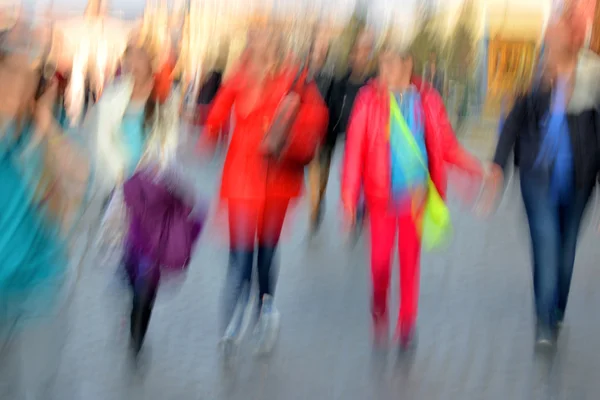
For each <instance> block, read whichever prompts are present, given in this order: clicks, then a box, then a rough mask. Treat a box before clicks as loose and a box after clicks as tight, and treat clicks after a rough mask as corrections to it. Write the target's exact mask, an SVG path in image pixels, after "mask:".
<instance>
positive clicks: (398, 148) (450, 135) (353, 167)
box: [342, 37, 482, 349]
mask: <svg viewBox="0 0 600 400" xmlns="http://www.w3.org/2000/svg"><path fill="white" fill-rule="evenodd" d="M378 72H379V73H378V77H377V79H374V80H372V81H371V82H370V83H369V84H368V86H366V87H365V88H364V89H362V90H361V91H360V92H359V94H358V97H357V99H356V104H355V106H354V110H353V111H352V116H351V118H350V125H349V127H348V138H347V141H346V149H345V154H344V157H345V158H344V164H343V175H342V202H343V206H344V210H345V214H346V218H347V219H348V221H354V219H355V215H356V209H357V203H358V200H359V195H360V191H361V186H362V185H364V193H365V197H366V202H367V210H368V219H369V222H370V232H371V278H372V300H371V301H372V303H371V314H372V318H373V330H374V338H375V341H376V343H377V344H382V343H384V342H385V341H387V339H388V335H389V332H388V329H389V319H388V309H387V305H388V289H389V283H390V275H391V274H390V270H391V262H392V260H393V258H392V249H393V247H394V241H395V239H396V234H397V235H398V251H399V254H400V311H399V316H398V320H397V326H396V331H395V335H394V338H395V339H396V340H397V341H398V342H399V344H400V346H401V348H402V349H407V348H409V347H411V346H412V345H414V343H415V342H414V339H415V332H416V321H417V304H418V299H419V263H420V253H421V239H422V235H423V234H424V231H423V229H426V228H427V227H426V226H425V227H424V226H423V218H424V213H426V212H428V211H430V210H428V209H427V208H426V207H429V206H430V203H429V201H430V199H431V196H436V197H437V198H440V197H441V199H443V198H444V197H445V194H446V184H447V173H448V171H447V166H446V164H451V165H454V166H456V167H458V168H460V169H462V170H464V171H465V172H467V173H469V174H472V175H475V176H480V175H481V174H482V168H481V165H480V163H479V162H478V161H477V160H476V159H475V158H473V157H472V156H470V155H469V154H468V153H467V152H466V151H465V150H463V149H462V147H461V146H460V145H459V143H458V141H457V140H456V138H455V136H454V132H453V131H452V128H451V125H450V122H449V121H448V118H447V116H446V111H445V109H444V104H443V101H442V98H441V97H440V95H439V93H438V92H437V91H436V90H435V89H434V88H433V87H431V86H430V85H429V84H428V83H426V82H423V81H421V80H420V79H419V78H417V77H415V76H413V58H412V55H411V54H410V52H409V51H408V50H406V49H405V47H403V46H401V45H400V44H399V42H398V41H397V40H395V39H394V38H393V37H392V38H390V39H389V40H388V42H387V43H386V44H385V45H384V47H383V50H382V52H381V55H380V57H379V71H378ZM425 233H426V232H425Z"/></svg>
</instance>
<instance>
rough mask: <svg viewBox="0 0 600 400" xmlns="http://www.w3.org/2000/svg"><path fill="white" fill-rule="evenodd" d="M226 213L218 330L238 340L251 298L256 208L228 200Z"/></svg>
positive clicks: (242, 202)
mask: <svg viewBox="0 0 600 400" xmlns="http://www.w3.org/2000/svg"><path fill="white" fill-rule="evenodd" d="M228 214H229V242H230V243H229V267H228V270H227V277H226V282H225V289H224V292H223V313H222V316H223V320H222V326H221V332H222V333H223V335H224V336H226V337H227V338H231V339H238V338H239V337H241V335H242V333H243V332H242V328H243V320H244V313H245V311H246V307H247V306H248V301H249V299H250V290H251V281H252V264H253V262H254V242H255V236H256V224H257V216H256V208H255V207H253V206H252V204H251V203H248V202H245V201H230V202H229V207H228Z"/></svg>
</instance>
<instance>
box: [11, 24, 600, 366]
mask: <svg viewBox="0 0 600 400" xmlns="http://www.w3.org/2000/svg"><path fill="white" fill-rule="evenodd" d="M572 20H573V19H572V18H571V16H570V14H569V12H566V13H565V14H564V15H563V16H561V17H560V18H559V19H558V21H557V22H555V23H554V24H553V25H551V27H550V28H549V29H548V33H547V36H546V41H545V55H544V57H545V58H544V68H543V69H542V78H541V80H540V82H541V83H540V84H539V85H535V86H532V88H531V89H530V90H529V91H527V92H526V93H525V94H523V95H522V96H520V97H519V98H517V100H516V101H515V104H514V106H513V108H512V110H511V112H510V113H509V115H508V117H507V119H506V121H505V123H504V124H503V128H502V131H501V133H500V139H499V143H498V146H497V150H496V154H495V157H494V159H493V160H492V161H490V163H489V164H485V163H481V162H480V161H479V160H478V159H477V158H475V157H474V156H472V155H470V154H469V153H468V152H467V151H466V150H465V149H463V148H462V146H461V145H460V143H459V142H458V140H457V139H456V137H455V135H454V131H453V129H452V126H451V123H450V121H449V119H448V116H447V114H446V111H445V108H444V103H443V101H442V98H441V95H440V93H439V90H440V79H438V78H437V76H438V73H437V72H436V70H435V67H433V66H432V67H430V68H429V69H427V71H426V75H427V76H426V77H425V79H421V78H420V77H419V76H417V75H416V74H415V72H414V60H413V56H412V54H411V48H410V46H407V45H406V44H405V43H404V42H403V41H402V40H399V37H398V36H397V35H395V34H394V33H393V32H390V33H388V34H387V35H386V37H385V40H383V43H384V44H383V46H381V48H376V46H375V43H376V40H375V39H376V38H375V35H374V34H373V33H372V32H371V31H369V30H363V31H361V32H360V33H359V34H358V36H357V37H356V40H355V41H354V45H353V48H352V50H351V54H350V58H349V60H350V61H349V66H348V73H347V74H346V75H345V76H343V77H342V78H341V79H335V78H334V76H333V75H332V74H331V73H330V72H329V71H328V70H327V69H326V68H325V59H326V58H327V54H328V52H329V50H330V49H329V44H328V43H326V42H323V41H316V42H315V43H314V45H313V46H312V47H311V54H310V56H309V57H308V62H305V63H303V64H301V63H299V62H296V61H295V60H296V58H294V57H290V55H289V54H287V53H286V52H285V51H283V49H284V45H283V38H282V36H281V34H280V32H278V31H277V30H275V29H270V28H260V29H256V30H252V31H251V33H250V34H249V36H248V43H247V46H246V49H245V51H244V53H243V55H242V56H241V58H240V60H238V63H237V66H236V67H235V68H234V69H233V71H232V72H231V74H229V75H228V76H227V77H226V78H223V77H222V76H221V74H220V73H217V72H211V74H209V77H208V79H205V81H204V87H203V88H202V90H201V91H200V98H199V100H198V105H199V114H198V116H197V118H195V121H194V122H195V124H196V126H197V127H198V129H201V133H200V139H199V142H198V145H197V156H198V157H204V156H206V155H207V154H210V153H211V152H213V151H214V149H215V147H216V145H217V144H218V143H220V142H221V141H222V139H223V136H227V138H228V140H229V144H228V147H227V150H226V157H225V164H224V166H223V173H222V180H221V188H220V192H219V201H220V202H221V205H222V206H224V207H225V208H226V209H227V215H228V223H229V224H228V228H229V230H228V233H229V266H228V273H227V278H226V282H225V288H224V291H223V294H224V296H223V310H222V317H223V322H222V327H221V334H222V341H221V344H222V347H223V351H224V353H225V355H226V356H227V357H229V356H230V355H231V354H234V352H233V351H234V350H235V348H236V345H237V344H238V343H239V341H240V340H241V338H242V337H243V335H244V333H245V331H246V329H247V328H248V327H250V326H253V327H255V329H256V333H257V338H258V341H257V347H256V351H257V353H259V354H268V353H269V352H270V351H271V350H272V348H273V346H274V344H275V342H276V338H277V335H278V331H279V320H280V317H279V313H278V311H277V308H276V305H275V289H276V281H277V278H276V276H275V275H276V273H275V271H276V268H274V264H275V263H276V258H277V257H276V253H277V249H278V244H279V240H280V235H281V231H282V227H283V224H284V221H285V219H286V216H287V215H288V213H289V210H290V206H291V205H292V204H293V203H294V202H295V201H296V200H297V199H298V198H299V197H300V196H301V195H302V193H303V190H302V188H303V183H304V178H305V171H306V170H308V172H309V196H310V205H311V207H310V223H311V231H312V232H313V233H316V232H317V231H318V229H319V227H320V224H321V222H322V220H323V213H324V206H323V200H324V196H325V192H326V187H327V182H328V177H329V174H330V168H331V161H332V157H333V153H334V149H335V146H336V144H337V143H338V142H339V141H340V139H345V145H344V151H343V153H344V154H343V162H342V182H341V199H342V205H343V207H342V210H343V213H344V216H345V220H346V221H347V222H348V226H349V231H350V233H351V234H353V235H355V236H356V237H358V235H359V234H360V231H361V227H362V226H363V225H364V224H366V223H368V224H369V227H370V237H371V240H370V243H371V246H370V254H371V258H370V264H371V265H370V267H371V283H372V285H371V288H372V291H371V314H372V327H373V337H374V341H375V345H377V346H380V345H384V344H386V343H387V342H388V339H389V335H390V332H389V330H390V321H389V310H388V292H389V286H390V275H391V266H392V265H391V264H392V260H393V257H392V254H393V248H394V243H395V241H396V240H397V246H398V251H399V259H400V281H401V282H400V290H401V301H400V309H399V310H398V316H397V322H396V324H395V330H394V333H393V336H392V337H393V339H394V341H395V342H396V343H397V344H398V345H399V346H400V347H401V348H402V349H403V350H408V349H411V348H412V347H414V345H415V343H416V327H417V314H418V312H417V310H418V299H419V280H420V279H419V265H420V254H421V249H422V247H425V248H426V249H435V248H438V247H440V246H441V245H442V244H443V243H444V242H445V241H446V240H447V239H448V235H449V232H450V229H451V225H450V220H449V218H448V209H447V207H446V205H445V203H444V200H445V197H446V192H447V186H448V176H449V169H450V168H454V169H456V170H458V171H460V172H461V173H462V174H463V175H465V176H467V177H468V178H469V179H470V180H471V181H472V182H473V183H474V184H476V185H481V186H483V188H484V190H483V196H482V199H481V207H482V209H483V210H484V211H486V212H489V211H491V209H492V208H493V205H494V204H495V203H496V201H497V198H498V193H499V192H500V191H501V187H502V181H503V170H504V169H505V167H506V166H507V163H508V158H509V155H510V153H511V152H512V151H513V149H514V148H515V146H516V145H517V144H519V146H518V158H519V160H520V161H519V167H520V177H521V180H520V182H521V190H522V194H523V201H524V204H525V208H526V211H527V217H528V221H529V226H530V233H531V239H532V253H533V282H534V295H535V296H534V297H535V305H536V307H535V311H536V321H537V331H536V332H537V333H536V343H537V344H538V345H541V346H553V345H554V344H555V343H556V339H557V336H558V332H559V327H560V326H561V324H562V322H563V318H564V314H565V310H566V306H567V299H568V294H569V287H570V281H571V276H572V273H573V264H574V259H575V249H576V243H577V236H578V232H579V226H580V222H581V219H582V216H583V212H584V210H585V208H586V205H587V203H588V201H589V198H590V193H591V191H592V189H593V188H594V186H595V184H596V181H597V179H598V169H599V167H600V162H599V161H600V159H599V148H598V145H599V143H598V139H597V134H596V133H597V127H596V126H597V125H596V124H595V121H596V120H597V118H598V111H597V109H596V104H597V97H596V94H597V93H596V92H594V93H593V95H591V94H590V82H594V77H595V75H593V74H594V73H595V69H594V68H593V66H594V65H595V64H593V62H592V61H589V60H587V59H586V60H587V63H584V62H582V61H581V60H582V58H581V54H582V53H581V48H582V46H583V37H582V36H581V35H579V34H578V30H577V26H574V24H573V23H572ZM131 43H132V44H131V45H130V46H128V47H127V50H126V52H125V54H124V55H123V62H122V66H121V71H120V75H121V76H120V77H118V78H117V79H115V80H114V82H112V84H110V85H109V86H108V87H107V88H106V89H105V90H104V91H103V93H102V95H101V96H100V97H99V98H98V99H97V101H95V102H94V103H93V104H91V105H90V110H89V112H88V113H87V115H86V117H85V120H84V122H83V124H82V126H81V128H80V129H77V131H76V132H73V131H72V130H71V131H69V132H66V131H65V129H64V128H65V121H64V112H63V111H60V107H58V109H59V111H57V108H56V104H57V101H59V103H58V104H60V100H57V99H60V96H61V88H63V90H64V82H63V79H64V78H61V79H58V80H56V79H55V80H52V79H50V80H48V79H42V78H43V68H44V65H45V59H44V56H45V54H44V53H43V52H37V53H35V52H34V50H32V49H31V47H30V46H29V42H28V41H27V40H26V39H25V38H23V37H22V36H21V35H16V34H15V35H11V32H8V33H6V34H5V35H4V36H3V43H2V52H1V54H0V81H1V82H2V85H0V118H1V122H2V132H1V135H0V155H1V158H0V176H2V179H1V180H0V185H1V187H2V193H3V195H2V196H1V197H0V202H2V207H1V209H2V213H1V214H0V232H2V234H1V236H0V254H1V255H2V257H1V259H2V262H1V264H0V313H1V314H0V334H2V337H3V338H8V337H10V336H11V335H13V334H15V330H17V331H18V330H21V329H28V327H27V325H26V324H21V323H20V322H22V321H26V320H27V319H28V318H29V317H30V316H32V315H38V314H44V313H47V312H49V309H50V308H52V307H53V306H54V305H55V304H56V298H58V297H59V296H58V294H59V293H60V291H61V287H62V286H61V283H62V282H63V281H64V280H65V279H66V278H65V276H66V275H68V273H69V271H68V269H67V264H68V260H69V257H70V255H71V250H72V249H71V246H70V242H71V240H72V239H73V234H74V232H76V231H77V230H78V229H81V228H82V226H81V225H82V224H83V225H86V226H85V227H84V228H85V229H90V230H93V231H94V234H95V236H97V238H98V240H97V241H94V242H93V243H90V244H89V247H90V248H92V247H98V248H100V249H102V250H101V251H98V252H97V253H98V254H97V256H96V257H95V259H94V260H95V261H94V262H97V263H108V262H118V263H120V265H121V267H122V271H123V272H124V276H126V277H127V278H126V279H127V282H128V284H129V286H130V288H131V295H132V302H131V320H130V328H131V329H130V332H131V348H132V353H133V354H134V355H137V354H138V353H139V352H140V351H141V349H142V347H143V343H144V337H145V334H146V331H147V329H148V325H149V323H150V319H151V314H152V310H153V304H154V301H155V299H156V293H157V290H158V287H159V284H160V281H161V276H162V275H164V274H165V273H177V272H179V271H182V270H184V269H185V268H186V267H187V266H188V265H189V263H190V260H191V258H192V250H193V247H194V244H195V242H196V240H197V239H198V237H199V234H200V231H201V230H202V226H203V223H204V220H205V217H206V205H205V204H203V203H202V202H201V201H200V199H198V198H197V196H196V195H195V194H196V190H195V186H194V182H190V181H188V180H187V179H186V174H185V173H183V171H182V170H181V169H182V165H181V163H180V162H179V159H178V158H179V157H178V153H177V149H178V141H179V139H180V135H181V134H182V133H181V131H180V129H179V122H180V119H181V117H180V110H181V99H180V97H179V96H178V93H179V92H180V91H178V90H175V89H174V88H172V87H171V85H170V84H169V83H168V82H167V83H165V82H164V79H165V76H167V77H168V74H166V75H165V74H159V73H157V71H154V70H153V65H154V63H153V56H154V55H153V54H152V52H151V51H150V50H148V49H146V48H145V47H144V46H143V45H139V44H137V41H134V40H132V42H131ZM134 43H135V44H134ZM36 50H39V49H37V48H36ZM433 62H434V60H432V63H433ZM590 63H591V64H590ZM592 64H593V65H592ZM371 65H376V68H375V69H371V68H370V66H371ZM590 65H592V66H591V67H590ZM161 77H162V78H161ZM159 78H160V79H159ZM42 83H43V84H42ZM165 88H166V89H165ZM232 121H233V123H231V122H232ZM230 123H231V124H230ZM230 126H231V127H232V129H231V128H230ZM100 255H103V256H104V257H100ZM107 256H108V257H107ZM255 259H256V260H255ZM115 260H116V261H115ZM254 264H256V265H254ZM254 271H256V274H254ZM255 276H256V278H257V282H256V286H257V294H256V295H253V292H254V289H253V288H254V286H255V285H254V282H253V281H254V277H255ZM7 340H8V339H7Z"/></svg>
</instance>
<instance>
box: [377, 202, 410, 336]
mask: <svg viewBox="0 0 600 400" xmlns="http://www.w3.org/2000/svg"><path fill="white" fill-rule="evenodd" d="M369 219H370V224H371V278H372V284H373V292H372V308H371V312H372V315H373V321H374V323H375V324H381V323H387V318H388V314H387V313H388V310H387V303H388V288H389V286H390V275H391V266H392V260H393V257H392V256H393V248H394V241H395V240H396V233H398V235H397V237H398V252H399V255H400V257H399V258H400V311H399V315H398V328H397V332H396V334H397V335H401V334H403V333H406V332H407V331H410V330H412V328H413V327H414V324H415V322H416V318H417V304H418V300H419V262H420V254H421V240H420V235H419V232H418V230H417V226H416V223H415V218H414V216H413V213H412V212H411V208H410V206H407V207H402V208H401V209H400V212H395V213H391V212H390V211H389V210H387V209H381V210H378V209H370V210H369Z"/></svg>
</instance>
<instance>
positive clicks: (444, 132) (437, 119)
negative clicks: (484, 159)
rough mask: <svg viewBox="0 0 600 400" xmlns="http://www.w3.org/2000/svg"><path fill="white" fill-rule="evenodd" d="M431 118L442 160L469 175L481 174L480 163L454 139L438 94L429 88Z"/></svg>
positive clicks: (454, 136)
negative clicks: (436, 132) (434, 126)
mask: <svg viewBox="0 0 600 400" xmlns="http://www.w3.org/2000/svg"><path fill="white" fill-rule="evenodd" d="M427 96H428V104H429V107H431V108H430V110H429V111H430V113H431V116H430V117H431V118H432V120H433V121H434V124H435V125H436V129H437V131H438V134H437V138H438V140H439V141H440V143H439V145H440V147H441V149H442V153H443V158H444V161H445V162H446V163H448V164H450V165H453V166H455V167H457V168H459V169H461V170H463V171H464V172H467V173H469V174H471V175H476V176H481V175H482V173H483V170H482V167H481V163H480V162H479V160H478V159H477V158H476V157H473V156H472V155H471V154H470V153H469V152H468V151H466V150H465V149H464V148H463V147H462V146H461V145H460V143H459V142H458V140H457V139H456V135H455V134H454V130H453V129H452V125H451V124H450V120H449V119H448V115H447V114H446V108H445V107H444V103H443V101H442V98H441V97H440V95H439V94H438V93H437V92H435V91H433V90H431V91H429V93H428V94H427Z"/></svg>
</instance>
